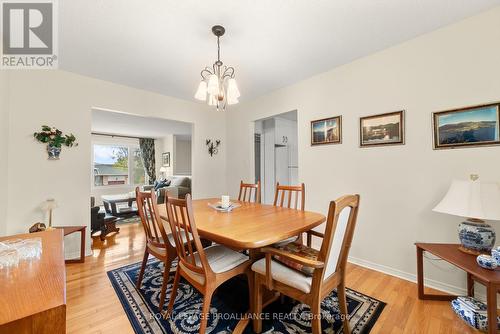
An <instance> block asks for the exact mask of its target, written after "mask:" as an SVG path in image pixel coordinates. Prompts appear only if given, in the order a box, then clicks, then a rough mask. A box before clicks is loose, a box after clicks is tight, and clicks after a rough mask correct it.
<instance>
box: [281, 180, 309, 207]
mask: <svg viewBox="0 0 500 334" xmlns="http://www.w3.org/2000/svg"><path fill="white" fill-rule="evenodd" d="M305 196H306V189H305V185H304V183H302V184H301V185H299V186H283V185H280V184H279V182H278V183H277V184H276V192H275V193H274V203H273V205H274V206H280V207H282V208H285V207H286V208H289V209H296V210H302V211H304V208H305V198H306V197H305ZM292 204H293V205H292Z"/></svg>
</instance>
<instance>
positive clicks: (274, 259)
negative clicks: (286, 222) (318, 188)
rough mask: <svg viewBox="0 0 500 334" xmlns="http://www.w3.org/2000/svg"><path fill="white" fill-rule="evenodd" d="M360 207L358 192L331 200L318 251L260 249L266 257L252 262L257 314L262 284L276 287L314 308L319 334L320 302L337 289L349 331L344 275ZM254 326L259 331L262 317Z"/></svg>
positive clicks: (296, 247) (298, 247) (302, 247)
mask: <svg viewBox="0 0 500 334" xmlns="http://www.w3.org/2000/svg"><path fill="white" fill-rule="evenodd" d="M358 208H359V195H347V196H343V197H341V198H339V199H337V200H335V201H332V202H330V208H329V211H328V218H327V221H326V229H325V233H324V234H320V233H318V232H314V235H315V236H321V237H322V238H323V242H322V245H321V248H320V250H319V251H318V250H315V249H312V248H310V247H307V246H305V245H301V244H296V243H294V244H293V247H289V246H284V247H280V248H276V247H265V248H262V249H261V251H262V252H263V253H264V254H265V258H263V259H260V260H258V261H257V262H255V263H254V264H253V265H252V270H253V271H254V272H255V277H254V300H253V302H252V304H253V307H254V309H253V313H254V314H261V312H262V295H263V287H266V288H267V289H269V290H276V291H278V292H280V293H282V294H284V295H287V296H289V297H291V298H293V299H296V300H298V301H300V302H302V303H305V304H308V305H309V306H310V307H311V313H312V317H311V322H312V333H313V334H319V333H321V302H322V300H323V299H324V298H325V297H326V296H328V295H329V294H330V293H331V292H332V291H333V290H334V289H335V288H337V295H338V301H339V308H340V312H341V314H342V322H343V331H344V334H346V333H349V320H348V318H347V314H348V313H347V301H346V292H345V275H346V263H347V256H348V254H349V249H350V247H351V242H352V237H353V234H354V227H355V225H356V220H357V216H358ZM308 233H310V232H308ZM306 269H307V270H306ZM253 328H254V331H255V332H256V333H260V332H261V331H262V320H260V319H258V318H257V319H254V320H253Z"/></svg>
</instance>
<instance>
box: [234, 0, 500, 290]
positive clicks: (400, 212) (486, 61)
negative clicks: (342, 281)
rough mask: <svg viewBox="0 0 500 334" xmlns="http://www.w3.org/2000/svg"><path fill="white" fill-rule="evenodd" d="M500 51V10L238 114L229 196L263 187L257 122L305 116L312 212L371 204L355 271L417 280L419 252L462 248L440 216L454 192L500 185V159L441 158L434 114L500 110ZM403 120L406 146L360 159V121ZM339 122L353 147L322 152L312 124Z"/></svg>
mask: <svg viewBox="0 0 500 334" xmlns="http://www.w3.org/2000/svg"><path fill="white" fill-rule="evenodd" d="M498 41H500V8H497V9H495V10H492V11H490V12H487V13H484V14H482V15H479V16H476V17H473V18H470V19H467V20H465V21H462V22H459V23H458V24H455V25H452V26H448V27H446V28H443V29H441V30H438V31H435V32H433V33H430V34H427V35H424V36H421V37H419V38H416V39H414V40H411V41H408V42H406V43H404V44H401V45H399V46H396V47H393V48H390V49H387V50H385V51H382V52H379V53H377V54H374V55H372V56H369V57H366V58H363V59H359V60H357V61H355V62H353V63H350V64H347V65H345V66H342V67H339V68H337V69H334V70H332V71H330V72H326V73H323V74H320V75H318V76H315V77H313V78H310V79H308V80H305V81H302V82H300V83H297V84H295V85H293V86H289V87H286V88H283V89H280V90H278V91H275V92H273V93H271V94H269V95H266V96H264V97H261V98H259V99H256V100H253V101H250V102H244V103H242V104H240V105H239V106H238V107H236V108H231V109H230V110H229V111H228V112H227V116H228V117H227V124H228V127H227V156H228V157H230V158H228V160H227V172H228V178H227V184H228V190H229V191H230V192H232V194H233V195H235V194H236V192H237V190H238V183H239V181H240V180H241V179H243V180H252V179H253V165H254V164H253V125H252V121H254V120H257V119H262V118H264V117H269V116H271V115H274V114H279V113H283V112H287V111H291V110H295V109H297V110H298V127H299V128H298V130H299V137H298V147H299V177H300V179H301V181H303V182H305V183H306V198H307V202H306V209H309V210H317V211H321V212H324V213H326V210H327V205H328V202H329V201H330V200H333V199H335V198H337V197H339V196H340V195H343V194H347V193H359V194H361V207H360V212H359V220H358V226H357V230H356V233H355V237H354V243H353V246H352V250H351V256H352V258H353V261H357V262H358V263H362V264H364V265H370V266H372V267H375V268H377V269H382V270H386V271H388V272H391V273H393V274H398V275H400V276H403V277H406V278H410V279H413V278H414V274H415V271H416V262H415V247H414V245H413V244H414V242H415V241H427V242H457V241H458V238H457V224H458V222H459V221H460V219H459V218H453V217H451V216H446V215H442V214H437V213H433V212H432V211H431V209H432V208H433V206H434V205H435V204H436V203H437V202H438V201H439V200H440V198H441V197H442V196H443V195H444V193H445V191H446V189H447V187H448V186H449V184H450V182H451V180H452V179H453V178H462V179H464V178H467V177H468V175H469V174H471V173H478V174H480V175H481V178H482V179H483V180H495V181H500V168H499V167H498V166H499V165H500V147H498V146H497V147H483V148H469V149H457V150H442V151H434V150H433V149H432V129H431V113H432V112H433V111H440V110H446V109H450V108H454V107H462V106H469V105H474V104H481V103H486V102H492V101H500V80H499V79H498V78H500V63H499V60H500V43H498ZM401 109H405V110H406V117H407V123H406V130H407V131H406V142H407V144H406V145H404V146H397V147H378V148H363V149H361V148H359V142H358V123H359V117H360V116H365V115H371V114H377V113H383V112H390V111H397V110H401ZM335 115H342V116H343V136H344V138H343V144H341V145H325V146H317V147H311V146H310V121H311V120H315V119H321V118H325V117H329V116H335ZM495 226H497V227H499V226H500V225H498V224H495ZM499 231H500V229H499ZM426 270H427V276H428V277H429V278H431V279H434V280H436V281H435V282H432V283H433V284H434V285H435V286H438V287H440V288H445V289H448V290H452V289H453V288H454V287H457V286H458V287H463V286H464V278H465V275H464V274H463V273H461V272H459V271H457V270H452V269H449V268H448V267H447V266H444V265H442V264H441V263H439V262H435V263H434V265H427V269H426ZM441 283H445V284H450V285H451V286H447V285H443V284H441Z"/></svg>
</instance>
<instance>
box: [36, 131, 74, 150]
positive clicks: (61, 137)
mask: <svg viewBox="0 0 500 334" xmlns="http://www.w3.org/2000/svg"><path fill="white" fill-rule="evenodd" d="M33 137H35V139H36V140H38V141H39V142H40V143H44V144H48V145H50V146H54V147H58V148H61V147H62V146H63V145H65V146H68V147H72V146H78V143H77V142H76V137H75V136H74V135H73V134H72V133H71V134H69V135H65V134H63V133H62V131H61V130H59V129H56V128H54V127H50V126H47V125H42V131H41V132H35V133H34V134H33Z"/></svg>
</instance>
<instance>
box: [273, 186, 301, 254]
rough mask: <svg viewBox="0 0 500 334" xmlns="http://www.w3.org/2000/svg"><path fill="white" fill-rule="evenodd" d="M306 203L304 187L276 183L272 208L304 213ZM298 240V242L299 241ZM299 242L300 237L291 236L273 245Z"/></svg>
mask: <svg viewBox="0 0 500 334" xmlns="http://www.w3.org/2000/svg"><path fill="white" fill-rule="evenodd" d="M305 201H306V186H305V184H304V183H301V184H300V185H298V186H284V185H280V183H279V182H278V183H276V192H275V193H274V202H273V205H274V206H279V207H282V208H289V209H295V210H301V211H304V208H305ZM299 239H300V240H299ZM296 240H299V241H300V242H302V235H298V236H293V237H290V238H287V239H285V240H282V241H280V242H278V243H276V244H275V245H284V244H288V243H291V242H294V241H296Z"/></svg>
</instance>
